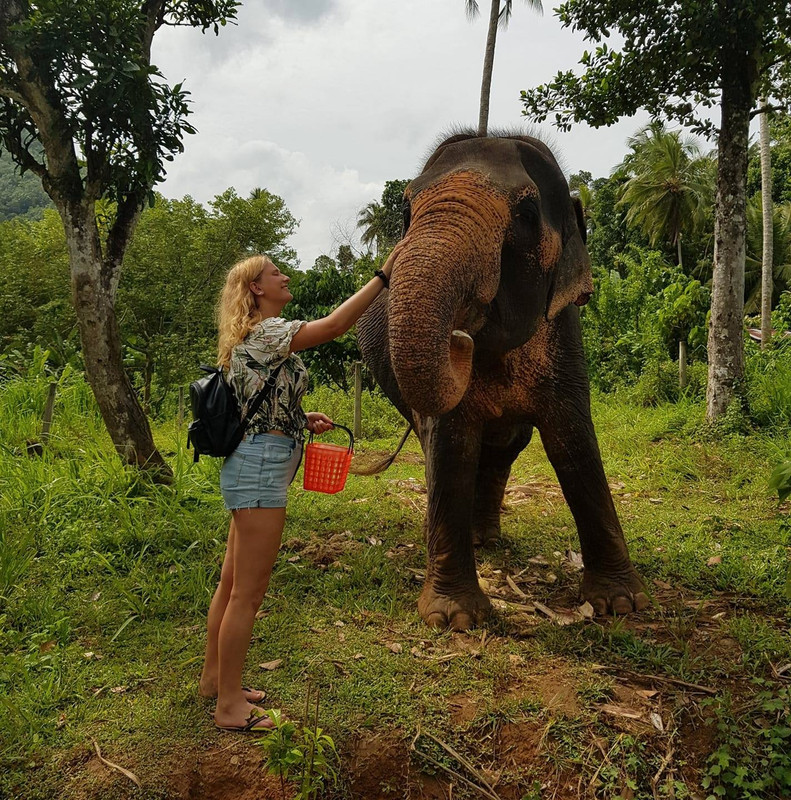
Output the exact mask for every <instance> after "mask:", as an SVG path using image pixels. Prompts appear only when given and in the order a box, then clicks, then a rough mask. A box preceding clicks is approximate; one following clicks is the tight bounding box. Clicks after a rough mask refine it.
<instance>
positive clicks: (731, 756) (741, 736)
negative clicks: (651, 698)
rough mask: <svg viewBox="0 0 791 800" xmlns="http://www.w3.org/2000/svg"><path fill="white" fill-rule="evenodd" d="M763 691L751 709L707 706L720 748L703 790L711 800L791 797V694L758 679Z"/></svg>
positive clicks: (709, 765)
mask: <svg viewBox="0 0 791 800" xmlns="http://www.w3.org/2000/svg"><path fill="white" fill-rule="evenodd" d="M753 683H754V684H755V685H756V686H757V687H758V688H759V691H758V692H757V694H756V696H755V698H754V700H753V701H752V702H750V703H749V704H748V705H747V709H746V710H745V709H744V708H742V709H739V708H738V707H736V706H735V705H733V704H732V703H727V702H725V703H715V702H714V701H713V700H706V701H703V703H702V705H704V706H708V707H709V708H710V710H711V712H712V713H711V716H710V717H709V718H708V720H707V722H708V723H709V724H711V725H712V726H714V728H715V730H716V737H717V742H718V745H717V748H716V750H714V752H713V753H712V754H711V755H710V756H709V758H708V761H707V769H706V774H705V776H704V777H703V780H702V786H703V788H704V789H706V790H707V791H708V792H709V794H708V795H707V800H719V798H733V799H734V800H763V798H766V797H770V796H771V797H785V796H788V794H789V792H791V688H789V687H788V686H777V685H774V684H771V683H769V682H767V681H764V680H762V679H758V678H756V679H753Z"/></svg>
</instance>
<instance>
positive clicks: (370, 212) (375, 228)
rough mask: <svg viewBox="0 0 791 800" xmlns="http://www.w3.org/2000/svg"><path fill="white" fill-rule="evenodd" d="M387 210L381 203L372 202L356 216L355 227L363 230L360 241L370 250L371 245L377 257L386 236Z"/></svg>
mask: <svg viewBox="0 0 791 800" xmlns="http://www.w3.org/2000/svg"><path fill="white" fill-rule="evenodd" d="M386 226H387V210H386V209H385V207H384V206H383V205H382V204H381V203H377V202H376V200H372V201H371V202H370V203H368V205H367V206H366V207H365V208H364V209H363V210H362V211H360V213H359V214H358V215H357V227H358V228H362V229H363V233H362V236H361V237H360V240H361V241H362V243H363V244H364V245H365V246H366V247H368V248H370V247H371V246H372V245H373V246H374V248H375V250H376V254H377V255H379V249H380V247H381V245H382V241H383V240H384V238H385V236H386V234H387V229H386Z"/></svg>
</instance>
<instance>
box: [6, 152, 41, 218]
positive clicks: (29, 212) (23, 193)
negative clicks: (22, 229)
mask: <svg viewBox="0 0 791 800" xmlns="http://www.w3.org/2000/svg"><path fill="white" fill-rule="evenodd" d="M46 208H52V203H51V202H50V199H49V197H47V195H46V193H45V192H44V190H43V189H42V188H41V181H39V180H38V178H36V176H35V175H31V174H20V171H19V167H17V166H16V165H15V164H14V162H13V161H12V159H11V158H10V157H9V156H8V154H6V153H0V222H4V221H6V220H9V219H13V218H14V217H23V218H24V219H30V220H35V219H41V215H42V214H43V213H44V209H46Z"/></svg>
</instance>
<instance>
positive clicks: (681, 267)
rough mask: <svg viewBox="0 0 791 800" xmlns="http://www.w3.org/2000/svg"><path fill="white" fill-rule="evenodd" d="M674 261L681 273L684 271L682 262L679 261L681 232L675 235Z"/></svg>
mask: <svg viewBox="0 0 791 800" xmlns="http://www.w3.org/2000/svg"><path fill="white" fill-rule="evenodd" d="M676 259H677V263H678V266H679V268H680V269H681V271H682V272H683V271H684V262H683V261H682V259H681V231H679V232H678V233H677V234H676Z"/></svg>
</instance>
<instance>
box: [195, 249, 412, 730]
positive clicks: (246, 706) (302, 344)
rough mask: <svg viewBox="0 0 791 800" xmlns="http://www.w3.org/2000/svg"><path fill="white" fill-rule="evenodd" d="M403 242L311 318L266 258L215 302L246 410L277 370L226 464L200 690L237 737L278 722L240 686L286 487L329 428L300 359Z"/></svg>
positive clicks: (258, 697) (231, 276) (364, 303)
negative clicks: (218, 561) (224, 512)
mask: <svg viewBox="0 0 791 800" xmlns="http://www.w3.org/2000/svg"><path fill="white" fill-rule="evenodd" d="M400 247H401V245H400V244H399V245H396V247H395V249H394V250H393V252H392V253H391V254H390V256H389V258H388V259H387V261H386V263H385V265H384V266H383V267H382V269H381V270H378V271H377V272H376V274H375V277H374V278H372V279H371V280H370V281H369V282H368V283H367V284H366V285H365V286H363V288H362V289H360V291H358V292H357V293H356V294H354V295H352V297H350V298H349V299H348V300H346V301H344V302H343V303H342V304H341V305H340V306H338V308H336V309H335V310H334V311H333V312H332V313H331V314H329V315H328V316H326V317H324V318H323V319H319V320H316V321H315V322H305V321H302V320H285V319H283V318H282V317H281V316H280V314H281V312H282V311H283V308H284V307H285V305H286V303H288V301H289V300H291V299H292V295H291V292H290V291H289V290H288V284H289V281H290V278H289V277H288V276H287V275H285V274H284V273H282V272H281V271H280V270H279V269H278V268H277V266H276V265H275V264H274V263H273V262H272V261H271V260H270V259H269V258H267V257H266V256H263V255H258V256H252V257H250V258H246V259H245V260H244V261H240V262H239V263H238V264H236V265H235V266H234V267H232V268H231V270H230V271H229V272H228V276H227V278H226V281H225V286H224V287H223V290H222V294H221V296H220V302H219V331H220V336H219V346H218V355H219V358H218V361H219V364H220V365H221V366H223V367H226V368H227V369H228V379H229V380H230V382H231V385H232V386H233V387H234V390H235V392H236V396H237V398H238V399H239V401H240V404H241V405H242V409H243V411H244V410H245V408H246V406H247V405H248V404H249V403H250V401H251V399H252V398H253V397H254V396H255V394H256V393H257V391H258V390H259V389H260V388H261V387H262V386H263V384H264V382H265V381H266V379H267V378H268V377H269V375H270V374H271V373H272V372H273V371H274V370H275V369H278V367H279V370H278V372H277V377H276V381H275V386H274V389H273V391H271V392H270V393H269V396H268V397H267V399H266V400H265V401H264V402H263V403H262V405H261V407H260V409H259V410H258V411H257V412H256V414H255V417H254V418H253V419H252V420H250V424H249V426H248V428H247V433H246V435H245V438H244V439H243V440H242V442H241V443H240V445H239V447H238V448H237V450H236V451H235V452H234V453H233V454H232V455H230V456H229V457H228V458H226V459H225V462H224V464H223V467H222V471H221V473H220V488H221V490H222V495H223V499H224V501H225V506H226V508H228V509H229V510H230V511H231V514H232V519H231V526H230V530H229V532H228V543H227V547H226V552H225V559H224V561H223V565H222V572H221V574H220V583H219V586H218V587H217V590H216V591H215V593H214V597H213V598H212V601H211V605H210V607H209V618H208V636H207V642H206V657H205V661H204V666H203V673H202V675H201V679H200V693H201V694H202V695H203V696H205V697H214V696H216V697H217V708H216V710H215V712H214V721H215V724H216V725H217V727H219V728H222V729H224V730H233V731H260V730H265V729H267V728H270V727H272V722H271V720H270V719H269V717H268V716H266V714H265V713H264V711H263V710H262V709H261V708H259V707H258V706H257V705H256V703H259V702H261V701H262V700H263V699H264V694H263V692H260V691H257V690H254V689H248V688H247V687H243V686H242V670H243V667H244V660H245V657H246V655H247V649H248V647H249V645H250V636H251V634H252V630H253V622H254V621H255V614H256V612H257V611H258V608H259V607H260V605H261V601H262V600H263V598H264V594H265V592H266V589H267V586H268V585H269V578H270V576H271V574H272V567H273V565H274V563H275V558H276V557H277V552H278V549H279V548H280V540H281V536H282V534H283V526H284V524H285V518H286V490H287V489H288V485H289V483H290V481H291V479H292V478H293V476H294V473H295V472H296V470H297V468H298V467H299V461H300V457H301V454H302V439H303V430H304V429H305V428H307V429H308V430H310V431H312V432H313V433H323V432H324V431H326V430H329V429H330V428H331V427H332V420H331V419H330V418H329V417H327V416H326V415H325V414H321V413H317V412H310V413H307V414H306V413H305V412H303V410H302V406H301V401H302V396H303V395H304V393H305V390H306V389H307V385H308V377H307V371H306V369H305V365H304V364H303V363H302V360H301V359H300V358H299V356H297V355H296V353H297V352H298V351H300V350H306V349H307V348H309V347H316V346H317V345H320V344H324V343H325V342H330V341H332V340H333V339H336V338H338V337H339V336H342V335H343V334H344V333H346V331H348V330H349V329H350V328H351V327H352V326H353V325H354V323H355V322H357V320H358V319H359V317H360V316H361V315H362V313H363V312H364V311H365V310H366V309H367V308H368V306H369V305H370V304H371V303H372V302H373V300H374V299H375V298H376V296H377V295H378V294H379V292H380V291H381V290H382V288H383V287H385V286H387V285H388V283H389V279H390V273H391V271H392V269H393V263H394V261H395V259H396V256H397V254H398V252H399V250H400Z"/></svg>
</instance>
